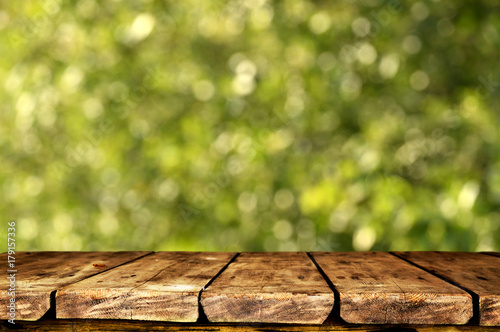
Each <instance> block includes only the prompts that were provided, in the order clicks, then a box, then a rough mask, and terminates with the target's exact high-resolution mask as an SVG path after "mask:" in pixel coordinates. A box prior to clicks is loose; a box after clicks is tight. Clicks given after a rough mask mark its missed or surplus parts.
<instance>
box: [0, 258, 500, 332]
mask: <svg viewBox="0 0 500 332" xmlns="http://www.w3.org/2000/svg"><path fill="white" fill-rule="evenodd" d="M1 259H3V260H4V262H7V253H5V254H2V258H1ZM10 269H11V270H10V271H14V273H13V274H14V276H15V280H16V283H15V297H14V298H15V305H16V306H15V321H16V323H17V324H21V326H22V324H28V325H26V326H32V327H33V326H38V328H40V326H42V325H43V324H42V323H43V321H44V320H47V321H50V322H51V324H52V325H53V327H54V326H56V325H57V324H59V325H58V326H60V327H61V330H64V327H63V326H66V327H67V324H69V322H71V326H73V327H74V323H73V322H75V321H76V322H80V323H79V324H80V325H81V326H83V325H85V324H87V325H88V321H89V320H90V321H94V322H97V325H95V326H97V327H98V326H107V327H105V328H103V329H102V330H106V329H108V330H109V329H110V326H111V325H110V324H111V323H114V324H115V326H116V322H117V321H116V320H119V321H120V322H123V324H125V325H126V326H129V327H130V326H133V327H134V328H131V329H139V330H140V329H142V328H144V330H147V329H148V328H149V329H153V326H152V325H147V324H157V325H155V326H156V327H155V329H158V330H161V329H160V328H159V327H161V326H164V327H165V326H167V325H161V323H160V322H170V325H168V326H169V327H170V329H171V330H176V329H177V328H176V326H179V327H180V328H184V329H186V328H187V327H189V329H193V330H197V329H198V330H200V329H201V330H203V328H207V326H211V328H213V327H214V326H218V329H222V330H224V329H225V328H228V327H233V329H234V328H235V327H237V328H238V329H240V330H253V328H254V327H255V326H256V325H255V324H259V325H258V328H259V329H260V330H266V328H267V327H269V326H272V327H273V329H274V330H283V329H285V327H286V329H287V330H289V331H292V330H294V326H295V327H296V328H297V329H299V330H300V329H301V327H300V326H302V328H305V327H308V328H309V329H310V330H315V331H334V330H335V331H348V330H352V328H354V327H356V326H358V327H359V326H361V325H359V324H363V326H370V328H367V329H366V330H369V329H370V330H371V327H373V328H374V330H375V327H377V326H379V327H380V325H378V324H382V325H384V326H413V327H412V328H411V330H423V329H424V328H429V327H434V328H435V327H439V326H442V327H450V326H452V327H453V328H455V329H456V330H466V329H465V328H467V329H474V327H477V328H484V327H494V326H497V327H498V326H500V254H498V253H458V252H393V253H388V252H311V253H304V252H245V253H228V252H17V253H15V264H14V265H11V267H10ZM9 275H10V274H9V272H8V273H7V277H8V276H9ZM9 285H10V286H12V285H11V284H10V280H9V279H8V278H5V277H4V278H1V279H0V297H1V299H2V303H4V304H9V303H10V302H11V301H12V300H11V299H12V298H13V296H12V294H9V292H8V290H9ZM0 319H2V320H4V321H5V323H4V324H3V327H8V323H7V320H8V319H10V318H9V316H8V311H6V310H1V311H0ZM81 319H85V320H81ZM28 321H31V322H32V323H28ZM37 321H38V323H37ZM146 321H149V322H146ZM134 322H135V323H134ZM332 322H333V323H332ZM30 324H31V325H30ZM37 324H38V325H37ZM54 324H55V325H54ZM65 324H66V325H65ZM100 324H101V325H100ZM127 324H128V325H127ZM138 324H143V325H142V328H141V327H140V326H141V325H138ZM158 324H159V325H158ZM176 324H178V325H176ZM185 324H189V325H188V326H186V325H185ZM275 324H278V325H275ZM279 324H288V325H279ZM367 324H369V325H367ZM464 324H465V325H464ZM87 325H85V326H87ZM125 325H123V326H125ZM462 325H463V327H460V326H462ZM224 326H225V327H224ZM284 326H285V327H284ZM415 326H416V327H419V328H417V329H416V328H415ZM87 328H88V326H87ZM180 328H179V329H180ZM255 328H256V329H257V327H255ZM2 329H3V328H2ZM42 330H43V329H42ZM55 330H57V329H55ZM96 330H99V329H96Z"/></svg>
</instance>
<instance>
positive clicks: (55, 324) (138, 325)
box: [0, 319, 500, 332]
mask: <svg viewBox="0 0 500 332" xmlns="http://www.w3.org/2000/svg"><path fill="white" fill-rule="evenodd" d="M16 327H17V328H19V329H22V331H37V332H41V331H50V332H56V331H61V332H66V331H73V332H77V331H85V332H88V331H106V332H109V331H178V332H186V331H199V332H207V331H212V332H216V331H217V332H264V331H268V332H354V331H365V332H383V331H386V332H458V331H460V332H486V331H488V332H492V331H497V332H498V331H500V328H494V327H486V326H477V325H476V326H473V325H455V326H453V325H357V324H356V325H355V324H346V323H340V322H339V323H332V324H323V325H289V324H280V325H277V324H213V323H201V324H200V323H167V322H147V321H133V320H132V321H131V320H113V319H106V320H102V319H57V320H56V319H50V320H45V319H44V320H40V321H36V322H17V323H16ZM8 328H9V326H8V325H6V324H4V326H0V330H1V331H9V329H8ZM10 328H12V326H10Z"/></svg>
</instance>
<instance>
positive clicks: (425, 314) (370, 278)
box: [312, 252, 472, 324]
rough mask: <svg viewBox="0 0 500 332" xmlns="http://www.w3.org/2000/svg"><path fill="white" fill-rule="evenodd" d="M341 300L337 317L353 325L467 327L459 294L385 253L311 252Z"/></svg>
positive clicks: (466, 298) (468, 310)
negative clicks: (455, 325)
mask: <svg viewBox="0 0 500 332" xmlns="http://www.w3.org/2000/svg"><path fill="white" fill-rule="evenodd" d="M312 257H313V258H314V259H315V260H316V262H317V263H318V265H319V266H320V268H321V269H322V270H323V271H324V273H325V274H326V275H327V276H328V278H329V279H330V281H331V282H332V283H333V285H334V286H335V288H336V289H337V291H338V292H339V296H340V316H341V317H342V319H344V320H345V321H346V322H348V323H355V324H465V323H467V322H468V321H469V319H470V318H471V317H472V298H471V296H470V295H469V294H468V293H467V292H464V291H463V290H461V289H459V288H457V287H454V286H452V285H450V284H448V283H447V282H445V281H443V280H441V279H439V278H437V277H435V276H433V275H431V274H429V273H427V272H425V271H423V270H421V269H419V268H417V267H415V266H412V265H411V264H409V263H407V262H405V261H403V260H401V259H399V258H397V257H394V256H392V255H391V254H389V253H384V252H348V253H347V252H346V253H340V252H336V253H335V252H315V253H312Z"/></svg>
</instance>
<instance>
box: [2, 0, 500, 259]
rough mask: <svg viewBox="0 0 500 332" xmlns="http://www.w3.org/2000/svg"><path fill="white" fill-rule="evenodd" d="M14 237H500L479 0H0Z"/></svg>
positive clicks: (39, 243) (27, 245)
mask: <svg viewBox="0 0 500 332" xmlns="http://www.w3.org/2000/svg"><path fill="white" fill-rule="evenodd" d="M0 4H1V5H0V51H1V56H0V64H1V65H0V78H1V80H0V81H1V84H2V86H1V89H0V98H1V101H2V102H1V104H0V107H1V110H0V121H1V122H0V148H1V167H0V181H1V182H0V185H1V186H0V190H1V191H0V193H1V194H0V196H1V204H0V212H1V216H2V219H3V220H4V226H2V227H1V228H0V235H1V236H2V238H6V235H7V234H6V233H7V227H8V226H7V222H8V221H10V220H15V221H16V222H17V233H16V239H17V249H18V250H140V249H144V250H221V251H222V250H269V251H270V250H308V251H309V250H463V251H477V250H497V251H499V250H500V209H499V207H500V150H499V149H500V136H499V133H498V128H499V126H500V123H499V118H500V113H499V105H500V94H499V91H500V65H499V64H498V61H499V50H500V7H499V6H498V2H496V1H486V0H484V1H455V0H454V1H452V0H449V1H418V2H410V3H407V2H403V1H398V0H360V1H349V0H344V1H331V2H327V1H305V0H286V1H265V0H227V1H190V0H184V1H99V2H97V1H94V0H81V1H64V2H63V1H62V0H47V1H20V2H17V1H6V0H5V1H2V2H0Z"/></svg>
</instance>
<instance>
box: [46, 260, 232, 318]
mask: <svg viewBox="0 0 500 332" xmlns="http://www.w3.org/2000/svg"><path fill="white" fill-rule="evenodd" d="M234 255H235V254H234V253H227V252H226V253H222V252H218V253H217V252H204V253H201V252H157V253H154V254H152V255H149V256H146V257H144V258H142V259H138V260H136V261H134V262H132V263H130V264H126V265H123V266H120V267H119V268H116V269H113V270H110V271H108V272H105V273H102V274H100V275H98V276H95V277H94V278H89V279H86V280H83V281H82V282H79V283H76V284H73V285H70V286H68V287H64V288H62V289H59V290H58V291H57V293H56V313H57V318H104V319H137V320H157V321H175V322H195V321H196V320H197V319H198V295H199V292H200V291H201V290H202V289H203V287H205V286H206V285H207V283H208V282H209V281H210V280H211V279H212V278H213V277H214V276H215V275H216V274H217V273H218V272H219V271H220V270H221V269H222V268H223V267H224V266H225V265H226V264H227V263H228V262H229V261H230V260H231V259H232V258H233V257H234Z"/></svg>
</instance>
